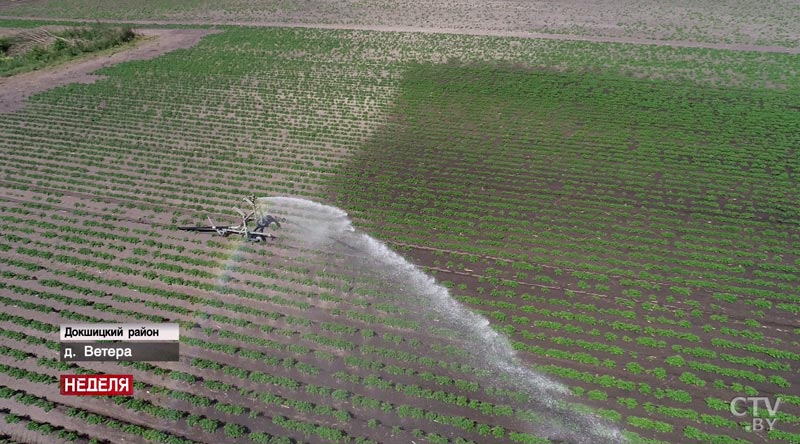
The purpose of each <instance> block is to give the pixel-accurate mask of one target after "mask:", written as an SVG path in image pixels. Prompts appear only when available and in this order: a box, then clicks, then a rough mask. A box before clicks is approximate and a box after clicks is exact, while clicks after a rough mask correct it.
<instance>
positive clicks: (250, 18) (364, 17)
mask: <svg viewBox="0 0 800 444" xmlns="http://www.w3.org/2000/svg"><path fill="white" fill-rule="evenodd" d="M42 4H43V2H42V1H34V2H26V3H23V4H20V5H15V4H14V3H13V2H12V3H6V4H5V5H4V7H3V8H2V9H0V13H4V14H5V15H15V16H41V15H43V13H42V11H45V10H46V11H47V16H48V17H64V18H72V19H75V18H84V19H95V18H106V19H115V20H138V19H148V20H174V21H193V22H197V23H215V22H222V23H230V24H237V23H240V24H258V23H304V24H327V25H363V26H389V27H395V26H403V27H414V28H420V27H421V28H433V27H435V28H446V29H459V30H463V31H470V30H471V31H492V32H495V31H506V32H533V33H548V34H562V35H587V36H598V37H600V36H602V37H630V38H634V39H648V40H670V41H694V42H706V43H714V42H716V43H721V42H725V43H732V44H742V45H762V46H783V47H786V48H794V47H796V46H798V44H797V43H798V42H799V41H800V40H799V39H800V28H798V26H800V25H798V23H800V8H798V7H797V3H796V2H793V1H791V0H778V1H772V2H768V3H763V2H762V3H754V2H750V1H746V0H736V1H731V2H725V3H724V4H720V3H719V2H716V1H712V0H702V1H693V2H678V1H668V2H657V3H653V2H641V1H635V0H602V1H587V0H568V1H559V2H552V1H545V0H536V1H525V0H512V1H499V0H494V1H482V2H473V1H468V0H456V1H448V2H440V1H426V2H414V1H400V2H383V1H378V0H371V1H364V2H349V1H348V2H344V1H343V2H308V3H294V2H265V1H262V0H244V1H243V0H223V1H218V2H213V3H205V2H204V3H181V2H169V1H162V2H148V1H143V0H139V1H135V2H129V3H127V4H126V5H125V7H122V6H121V5H117V4H114V3H108V2H103V1H100V0H94V1H89V2H85V1H80V2H79V1H76V0H59V1H48V2H47V8H46V9H44V8H42Z"/></svg>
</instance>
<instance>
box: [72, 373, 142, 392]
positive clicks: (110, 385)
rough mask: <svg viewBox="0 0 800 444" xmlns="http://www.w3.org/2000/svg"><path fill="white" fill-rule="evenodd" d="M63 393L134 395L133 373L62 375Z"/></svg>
mask: <svg viewBox="0 0 800 444" xmlns="http://www.w3.org/2000/svg"><path fill="white" fill-rule="evenodd" d="M59 387H60V388H61V394H62V395H68V396H109V395H111V396H133V375H61V381H60V384H59Z"/></svg>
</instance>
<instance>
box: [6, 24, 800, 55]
mask: <svg viewBox="0 0 800 444" xmlns="http://www.w3.org/2000/svg"><path fill="white" fill-rule="evenodd" d="M17 18H18V17H12V16H0V20H5V19H17ZM26 19H31V20H75V21H79V22H80V21H86V22H100V23H133V24H137V25H215V26H216V25H237V26H259V27H275V28H311V29H342V30H358V31H379V32H412V33H426V34H459V35H478V36H497V37H516V38H526V39H547V40H569V41H584V42H596V43H626V44H634V45H655V46H671V47H676V48H707V49H722V50H730V51H749V52H777V53H786V54H800V47H787V46H778V45H757V44H745V43H722V42H707V41H698V40H677V39H662V38H656V37H653V36H646V35H645V34H642V35H635V36H628V35H604V34H602V33H600V34H591V33H587V34H570V33H554V32H536V31H521V30H505V29H490V28H481V27H474V28H456V27H446V26H411V25H397V24H391V25H385V24H351V23H303V22H281V21H250V20H240V21H225V20H210V21H209V20H124V21H123V20H106V19H91V20H81V19H62V18H57V19H53V18H47V17H26Z"/></svg>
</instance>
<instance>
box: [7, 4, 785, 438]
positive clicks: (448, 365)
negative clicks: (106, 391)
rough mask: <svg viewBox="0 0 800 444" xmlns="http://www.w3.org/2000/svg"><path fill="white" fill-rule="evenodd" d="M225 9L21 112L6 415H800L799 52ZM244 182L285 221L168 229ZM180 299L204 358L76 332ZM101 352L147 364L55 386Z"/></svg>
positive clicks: (567, 425) (516, 428) (131, 419)
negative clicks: (83, 325) (112, 349)
mask: <svg viewBox="0 0 800 444" xmlns="http://www.w3.org/2000/svg"><path fill="white" fill-rule="evenodd" d="M50 3H51V4H53V5H54V6H53V9H52V14H53V16H54V17H55V16H59V17H60V16H65V15H64V14H61V12H62V11H61V10H59V9H58V7H59V6H58V5H60V4H63V5H65V6H64V8H66V7H67V6H66V5H69V4H70V2H67V1H64V2H50ZM36 4H37V2H36V1H32V2H19V5H18V6H8V5H5V6H4V8H6V9H4V10H3V13H8V12H7V11H12V9H13V8H19V9H18V11H23V10H24V8H28V7H30V8H33V7H34V6H35V5H36ZM154 4H155V5H156V6H153V7H154V8H161V7H163V8H164V9H163V10H162V9H159V10H158V11H144V12H142V14H143V15H146V14H151V13H152V14H155V13H164V14H166V13H168V12H170V10H169V9H168V8H171V7H172V6H171V5H172V4H171V3H167V2H163V3H154ZM184 4H185V3H184ZM220 4H223V3H220ZM224 4H227V3H224ZM224 4H223V5H224ZM237 4H238V3H237ZM112 5H113V4H112V3H108V2H104V3H103V5H99V4H98V5H96V6H97V7H98V11H97V13H98V14H99V15H101V16H107V17H110V18H116V17H118V16H117V15H115V14H116V12H114V11H113V10H112V9H109V10H105V9H102V8H104V7H105V8H113V6H112ZM775 5H781V3H780V2H777V3H775ZM175 7H177V6H175ZM243 7H246V6H243ZM104 11H109V12H107V14H106V13H105V12H104ZM191 12H192V13H197V12H196V11H194V10H193V11H191ZM76 14H78V13H77V12H76ZM104 14H106V15H104ZM152 14H151V15H152ZM133 15H138V13H132V15H130V16H129V15H126V16H124V17H123V18H125V19H129V18H137V17H133ZM148 16H150V15H148ZM152 16H158V14H155V15H152ZM205 18H206V17H204V16H201V19H205ZM42 23H44V22H42ZM37 24H38V23H37ZM0 25H5V26H6V27H19V26H21V21H17V20H8V21H5V22H0ZM218 31H219V32H217V33H213V34H209V35H205V36H204V37H203V38H202V40H200V41H199V43H197V44H196V45H195V46H192V47H190V48H186V47H184V48H181V49H176V50H174V51H171V52H168V53H166V54H164V55H160V56H159V57H157V58H154V59H151V60H134V61H128V62H126V63H122V64H118V65H115V66H109V67H105V68H103V69H101V70H99V71H97V72H96V73H95V74H97V75H98V76H102V77H100V78H97V79H94V80H95V81H94V82H93V83H90V84H69V85H65V86H60V87H57V88H54V89H50V90H49V91H46V92H43V93H41V94H36V95H34V96H32V97H30V98H28V99H27V100H26V102H25V104H24V107H22V108H20V109H16V110H13V112H6V113H4V114H2V118H1V119H0V133H2V135H3V137H2V138H0V146H1V147H2V150H3V151H2V152H3V158H4V162H2V163H0V184H1V185H2V187H0V189H1V190H2V194H0V207H2V208H1V210H0V218H1V219H2V223H3V228H4V231H3V235H2V237H0V264H2V266H0V273H1V274H2V279H1V280H0V303H2V305H3V309H2V310H0V348H2V353H0V416H2V417H0V436H2V439H7V440H9V441H15V442H36V443H38V442H42V443H50V442H79V443H95V442H114V443H116V442H135V443H145V442H148V443H160V442H165V443H189V442H198V443H218V442H231V443H274V444H277V443H281V444H282V443H286V444H291V443H314V444H316V443H351V444H355V443H358V444H362V443H363V444H366V443H390V444H393V443H410V442H414V443H432V444H445V443H452V444H467V443H523V444H528V443H531V444H545V443H554V444H555V443H592V444H594V443H605V442H608V443H615V444H616V443H623V442H630V443H653V444H655V443H681V444H684V443H704V444H705V443H719V444H745V443H762V442H769V443H797V442H800V397H798V391H797V387H798V385H800V376H798V365H800V364H798V361H800V346H799V345H800V282H799V281H800V247H798V244H799V242H800V222H799V221H800V214H798V211H799V210H798V208H800V206H799V205H798V204H800V189H798V188H799V187H800V185H799V184H798V181H799V178H798V172H799V171H800V155H798V152H797V150H798V146H800V136H799V135H800V107H798V104H800V88H798V85H800V79H798V76H799V75H800V62H798V59H797V57H796V56H793V55H790V54H783V53H771V52H744V51H725V50H715V49H707V48H674V47H670V46H658V47H656V46H646V45H633V44H623V43H598V42H585V41H559V40H551V39H523V38H513V37H497V36H474V35H455V34H435V33H425V34H423V33H396V32H378V31H367V30H335V29H303V28H267V27H237V26H226V27H221V28H220V29H219V30H218ZM776 41H777V40H775V41H772V43H773V44H774V43H776ZM749 43H755V42H749ZM9 111H11V110H9ZM250 193H256V194H257V195H258V196H264V197H265V198H264V199H261V200H260V201H259V202H260V204H262V205H267V206H268V208H269V210H270V211H272V212H274V214H276V215H278V216H280V217H282V218H285V222H284V223H283V227H282V228H281V229H280V230H276V231H274V233H275V234H276V235H277V236H278V239H276V240H274V241H270V242H269V243H268V244H267V245H262V244H259V243H246V242H242V241H240V240H238V239H232V238H231V239H224V238H219V237H210V236H205V235H202V234H196V233H186V232H183V231H179V230H177V228H176V227H177V226H179V225H190V224H195V223H202V222H203V220H204V219H205V217H206V216H207V215H208V216H211V217H213V218H214V219H215V220H226V218H229V217H230V215H231V212H230V210H229V209H230V207H231V206H232V205H239V204H240V202H241V197H242V196H243V195H247V194H250ZM274 196H293V197H294V198H292V199H289V198H280V197H279V198H276V197H274ZM312 201H313V202H312ZM314 202H319V203H314ZM323 204H324V205H323ZM386 246H388V247H389V248H391V249H392V250H394V251H395V252H397V253H399V255H398V254H394V253H392V252H391V251H390V250H388V249H387V248H386ZM407 261H410V262H407ZM411 263H413V264H416V266H417V267H413V266H412V265H411ZM431 278H435V281H434V280H433V279H431ZM168 321H169V322H178V323H180V324H181V327H182V328H181V341H182V343H181V355H182V357H181V361H180V362H177V363H136V364H125V363H121V364H117V363H81V364H80V365H78V364H69V363H64V362H60V361H59V359H58V352H57V350H58V341H57V339H58V336H57V335H58V325H59V324H61V323H69V322H168ZM98 372H102V373H130V374H133V375H134V380H135V381H136V383H135V389H136V393H135V395H134V396H133V397H108V398H76V397H68V396H61V395H59V394H58V389H57V385H58V384H57V377H58V375H60V374H64V373H98ZM738 396H742V397H747V396H750V397H753V396H764V397H768V398H770V399H773V400H774V399H777V398H780V399H781V404H780V408H779V411H778V412H777V415H776V418H777V422H776V423H775V426H774V428H773V429H772V430H771V431H769V432H767V431H755V430H752V431H751V430H748V429H747V428H746V427H747V426H748V425H749V424H751V420H752V418H751V416H750V415H747V416H743V417H739V416H734V415H733V414H732V413H731V411H730V402H731V400H732V399H733V398H735V397H738ZM761 415H762V416H765V415H766V413H765V412H764V410H763V409H762V410H761ZM773 419H775V418H773Z"/></svg>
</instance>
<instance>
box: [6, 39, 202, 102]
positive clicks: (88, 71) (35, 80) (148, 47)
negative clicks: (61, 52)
mask: <svg viewBox="0 0 800 444" xmlns="http://www.w3.org/2000/svg"><path fill="white" fill-rule="evenodd" d="M135 32H136V33H137V34H139V35H142V36H144V37H145V40H144V41H142V42H141V43H139V44H138V45H135V46H133V47H131V48H125V49H123V50H121V51H119V52H114V53H112V54H106V55H101V56H88V57H86V58H80V59H78V60H73V61H69V62H67V63H64V64H60V65H56V66H53V67H49V68H46V69H43V70H39V71H32V72H27V73H22V74H17V75H15V76H11V77H7V78H2V79H0V113H10V112H14V111H16V110H18V109H20V108H22V107H23V106H24V105H25V99H27V98H28V97H30V96H32V95H34V94H38V93H41V92H44V91H47V90H49V89H51V88H54V87H58V86H63V85H67V84H70V83H94V82H96V81H97V80H100V79H102V78H103V76H98V75H94V74H92V73H93V72H94V71H97V70H98V69H101V68H106V67H109V66H113V65H116V64H117V63H122V62H128V61H131V60H149V59H152V58H155V57H158V56H160V55H162V54H166V53H168V52H170V51H174V50H176V49H182V48H189V47H192V46H194V45H196V44H197V43H198V42H199V41H200V39H201V38H203V36H206V35H208V34H211V33H213V32H214V31H211V30H204V29H136V30H135Z"/></svg>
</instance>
